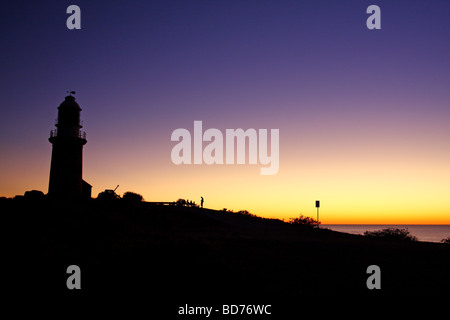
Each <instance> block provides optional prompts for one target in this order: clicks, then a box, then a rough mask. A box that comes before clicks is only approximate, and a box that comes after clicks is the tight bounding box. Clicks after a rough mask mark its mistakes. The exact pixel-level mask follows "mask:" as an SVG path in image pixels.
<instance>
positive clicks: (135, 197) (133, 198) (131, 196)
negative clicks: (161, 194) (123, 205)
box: [122, 191, 144, 202]
mask: <svg viewBox="0 0 450 320" xmlns="http://www.w3.org/2000/svg"><path fill="white" fill-rule="evenodd" d="M122 199H123V200H125V201H130V202H141V201H143V200H144V197H143V196H142V195H140V194H138V193H134V192H131V191H127V192H125V193H124V194H123V196H122Z"/></svg>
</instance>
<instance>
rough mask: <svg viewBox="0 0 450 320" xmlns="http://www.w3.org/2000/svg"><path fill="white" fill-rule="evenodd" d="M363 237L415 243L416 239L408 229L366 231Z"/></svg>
mask: <svg viewBox="0 0 450 320" xmlns="http://www.w3.org/2000/svg"><path fill="white" fill-rule="evenodd" d="M364 235H365V236H367V237H372V238H380V239H388V240H406V241H417V238H416V237H415V236H413V235H412V234H411V233H410V232H409V231H408V228H405V229H399V228H385V229H382V230H377V231H366V232H364Z"/></svg>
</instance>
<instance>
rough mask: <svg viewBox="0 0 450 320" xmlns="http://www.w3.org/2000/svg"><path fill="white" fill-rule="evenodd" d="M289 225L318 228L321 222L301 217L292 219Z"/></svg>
mask: <svg viewBox="0 0 450 320" xmlns="http://www.w3.org/2000/svg"><path fill="white" fill-rule="evenodd" d="M288 223H290V224H294V225H304V226H309V227H318V226H319V224H320V221H317V220H316V219H314V218H311V217H305V216H304V215H300V216H299V217H298V218H290V219H289V221H288Z"/></svg>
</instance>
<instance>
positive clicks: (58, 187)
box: [48, 92, 92, 200]
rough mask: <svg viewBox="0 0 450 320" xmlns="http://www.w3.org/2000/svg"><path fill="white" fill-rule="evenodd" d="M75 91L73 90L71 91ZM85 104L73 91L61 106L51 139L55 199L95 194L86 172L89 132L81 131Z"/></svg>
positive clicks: (52, 195)
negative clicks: (86, 180)
mask: <svg viewBox="0 0 450 320" xmlns="http://www.w3.org/2000/svg"><path fill="white" fill-rule="evenodd" d="M71 93H73V92H71ZM80 112H81V108H80V106H79V105H78V103H77V102H76V101H75V97H74V96H72V95H71V94H70V95H69V96H67V97H66V98H65V100H64V101H63V102H62V103H61V105H60V106H59V107H58V120H57V123H56V125H55V126H56V129H54V130H52V131H50V138H49V139H48V140H49V141H50V143H51V144H52V145H53V148H52V160H51V168H50V182H49V185H48V195H49V197H50V198H53V199H62V200H77V199H82V198H90V197H91V189H92V187H91V185H90V184H89V183H87V182H85V181H84V180H83V178H82V175H83V146H84V145H85V144H86V142H87V140H86V133H85V132H83V131H81V130H80V129H81V128H82V125H81V122H80Z"/></svg>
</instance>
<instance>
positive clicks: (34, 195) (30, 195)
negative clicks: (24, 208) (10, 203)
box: [24, 190, 45, 200]
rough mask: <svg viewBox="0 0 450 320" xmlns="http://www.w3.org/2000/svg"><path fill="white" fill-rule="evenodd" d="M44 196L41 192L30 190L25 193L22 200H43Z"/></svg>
mask: <svg viewBox="0 0 450 320" xmlns="http://www.w3.org/2000/svg"><path fill="white" fill-rule="evenodd" d="M44 197H45V195H44V193H43V192H42V191H39V190H31V191H25V194H24V198H25V199H26V200H42V199H44Z"/></svg>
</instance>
